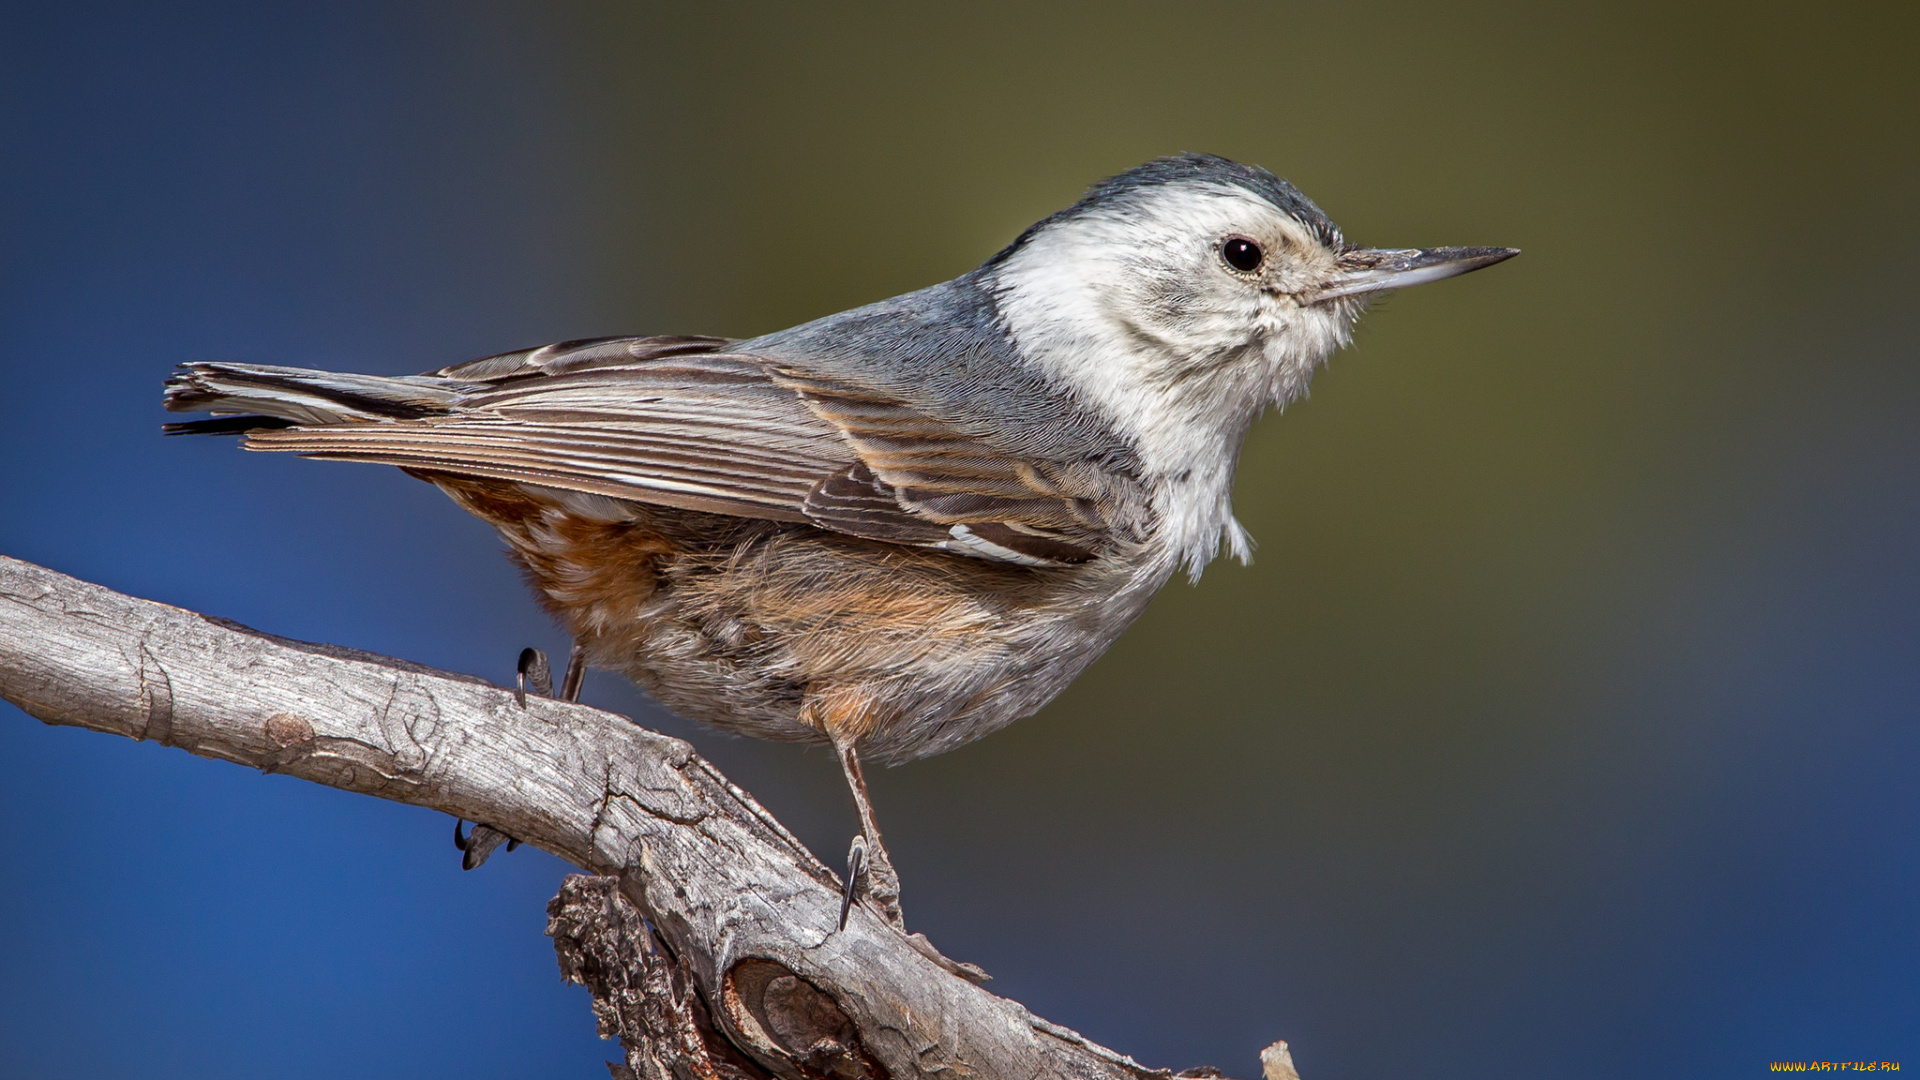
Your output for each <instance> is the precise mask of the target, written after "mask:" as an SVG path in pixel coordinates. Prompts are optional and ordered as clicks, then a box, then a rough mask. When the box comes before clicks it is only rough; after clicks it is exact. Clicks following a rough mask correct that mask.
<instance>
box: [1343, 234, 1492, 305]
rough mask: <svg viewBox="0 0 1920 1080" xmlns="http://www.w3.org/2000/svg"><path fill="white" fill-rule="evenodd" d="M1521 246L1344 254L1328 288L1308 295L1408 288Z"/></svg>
mask: <svg viewBox="0 0 1920 1080" xmlns="http://www.w3.org/2000/svg"><path fill="white" fill-rule="evenodd" d="M1518 254H1520V249H1519V248H1502V247H1447V248H1407V249H1405V250H1402V251H1386V250H1381V249H1377V248H1367V249H1362V250H1360V251H1349V252H1347V253H1346V254H1345V255H1342V256H1340V267H1341V270H1342V271H1343V272H1342V273H1341V275H1340V276H1339V277H1337V278H1335V279H1334V280H1333V281H1332V282H1331V283H1330V284H1328V285H1327V287H1326V288H1324V289H1321V290H1320V291H1319V292H1316V293H1313V294H1312V295H1310V296H1308V297H1306V300H1307V302H1308V303H1310V304H1317V303H1319V302H1320V301H1322V300H1332V299H1333V298H1334V297H1337V296H1357V295H1359V294H1360V293H1370V292H1379V291H1380V290H1382V289H1404V288H1406V287H1407V286H1409V285H1424V284H1426V283H1427V282H1429V281H1439V280H1440V279H1441V278H1450V277H1456V276H1458V275H1460V274H1465V273H1468V272H1470V271H1474V270H1478V269H1480V268H1481V267H1483V266H1492V265H1493V264H1494V263H1497V262H1505V261H1506V260H1508V259H1511V258H1513V257H1514V256H1515V255H1518Z"/></svg>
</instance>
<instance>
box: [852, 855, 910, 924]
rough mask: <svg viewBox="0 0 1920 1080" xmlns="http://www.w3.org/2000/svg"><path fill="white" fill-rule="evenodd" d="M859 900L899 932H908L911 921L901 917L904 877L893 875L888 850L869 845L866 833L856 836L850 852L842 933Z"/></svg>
mask: <svg viewBox="0 0 1920 1080" xmlns="http://www.w3.org/2000/svg"><path fill="white" fill-rule="evenodd" d="M856 899H858V900H860V901H861V902H862V903H864V904H865V905H866V907H867V908H868V909H869V910H871V911H872V912H873V913H874V914H875V915H878V916H880V917H881V918H882V919H885V920H886V921H887V923H888V924H889V925H890V926H892V927H893V928H894V929H895V930H898V931H900V932H902V933H905V932H906V929H907V920H906V918H905V917H904V916H902V915H901V914H900V875H899V874H896V873H894V872H893V860H892V859H889V858H888V857H887V849H886V847H885V846H884V845H881V844H876V843H873V842H871V841H869V840H868V839H867V837H866V834H864V833H857V834H855V835H854V838H853V846H852V847H851V848H849V849H848V850H847V891H846V894H845V895H844V896H842V897H841V899H840V929H842V930H845V929H846V928H847V913H848V912H849V911H851V910H852V909H853V902H854V900H856Z"/></svg>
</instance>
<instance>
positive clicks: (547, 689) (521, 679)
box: [513, 646, 553, 709]
mask: <svg viewBox="0 0 1920 1080" xmlns="http://www.w3.org/2000/svg"><path fill="white" fill-rule="evenodd" d="M517 668H518V671H517V674H516V675H515V678H514V684H513V686H514V688H513V700H514V701H516V702H518V703H519V705H520V707H521V708H523V709H524V708H526V707H527V689H528V688H529V687H531V688H532V689H533V692H534V693H536V694H538V695H540V696H541V697H546V698H550V697H552V696H553V668H551V667H549V666H548V665H547V654H546V653H543V652H541V651H540V650H539V649H535V648H533V647H531V646H529V647H527V648H525V649H521V650H520V663H519V664H518V665H517Z"/></svg>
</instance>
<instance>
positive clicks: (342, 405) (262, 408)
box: [164, 363, 461, 435]
mask: <svg viewBox="0 0 1920 1080" xmlns="http://www.w3.org/2000/svg"><path fill="white" fill-rule="evenodd" d="M460 386H461V384H460V383H458V382H456V381H454V380H450V379H445V378H442V377H440V376H437V375H401V376H384V375H352V374H346V373H342V372H333V371H314V370H311V369H308V368H292V367H275V366H272V365H269V364H223V363H196V364H182V365H181V366H180V369H179V370H178V371H175V372H174V373H173V375H172V377H171V378H169V379H168V380H167V392H166V399H165V404H166V407H167V409H168V410H169V411H171V412H210V413H213V414H214V416H213V419H211V420H193V421H188V422H186V423H180V424H168V425H166V427H165V429H164V430H165V431H166V433H167V434H169V435H231V434H239V433H242V432H247V431H257V430H260V429H261V428H284V427H314V426H323V425H331V424H347V423H356V422H360V423H364V422H368V421H378V420H418V419H422V418H425V417H428V416H434V415H438V414H441V413H444V412H446V411H447V409H448V408H449V407H450V406H452V405H453V404H454V402H455V401H456V400H457V399H458V395H459V390H460Z"/></svg>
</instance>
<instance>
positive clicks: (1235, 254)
mask: <svg viewBox="0 0 1920 1080" xmlns="http://www.w3.org/2000/svg"><path fill="white" fill-rule="evenodd" d="M1220 257H1221V258H1223V259H1225V260H1227V265H1228V266H1231V267H1233V268H1234V269H1235V270H1238V271H1240V272H1241V273H1243V274H1251V273H1253V272H1254V271H1255V270H1258V269H1260V264H1261V263H1262V262H1265V261H1266V258H1267V253H1266V252H1265V251H1262V250H1261V249H1260V245H1259V244H1256V243H1254V242H1253V241H1251V240H1249V239H1247V238H1246V237H1244V236H1229V237H1227V238H1226V239H1225V240H1223V241H1221V243H1220Z"/></svg>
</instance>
